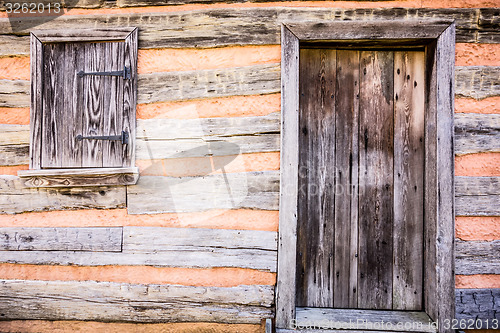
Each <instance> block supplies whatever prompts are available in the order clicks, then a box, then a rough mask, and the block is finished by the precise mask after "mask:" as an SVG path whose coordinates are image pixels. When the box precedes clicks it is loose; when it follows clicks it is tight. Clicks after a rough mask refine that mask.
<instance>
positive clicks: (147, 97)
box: [0, 64, 500, 107]
mask: <svg viewBox="0 0 500 333" xmlns="http://www.w3.org/2000/svg"><path fill="white" fill-rule="evenodd" d="M471 67H472V68H471ZM456 72H457V75H456V83H457V95H459V96H464V97H471V98H485V97H490V96H498V95H499V94H500V91H499V88H498V77H499V76H500V74H499V73H500V67H494V66H468V67H457V71H456ZM481 76H483V78H486V80H485V81H484V82H482V81H479V78H481ZM279 80H280V72H279V67H278V66H277V65H275V64H266V65H254V66H246V67H238V68H231V69H215V70H202V71H188V72H167V73H151V74H142V75H139V86H138V89H139V90H138V99H139V101H138V102H139V103H152V102H161V101H173V100H184V99H195V98H206V97H218V96H232V95H252V94H267V93H274V92H279V91H280V88H279ZM181 82H182V83H183V85H181ZM0 106H5V107H26V106H29V82H27V81H24V80H5V79H2V80H0Z"/></svg>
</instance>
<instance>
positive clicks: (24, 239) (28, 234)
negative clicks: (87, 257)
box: [0, 227, 122, 252]
mask: <svg viewBox="0 0 500 333" xmlns="http://www.w3.org/2000/svg"><path fill="white" fill-rule="evenodd" d="M121 250H122V228H120V227H116V228H15V227H12V228H0V251H91V252H120V251H121Z"/></svg>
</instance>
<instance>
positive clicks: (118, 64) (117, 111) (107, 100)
mask: <svg viewBox="0 0 500 333" xmlns="http://www.w3.org/2000/svg"><path fill="white" fill-rule="evenodd" d="M124 51H125V46H124V43H123V42H115V43H106V46H105V52H106V59H107V61H106V64H105V66H106V71H119V70H123V67H124V65H125V62H124ZM105 83H106V87H105V88H106V91H104V92H102V93H104V96H105V97H104V99H103V103H104V110H103V113H104V130H103V132H104V133H105V135H119V134H121V133H122V128H123V85H124V79H123V78H122V77H116V76H115V77H106V78H105ZM122 146H123V144H122V143H121V142H120V141H103V142H102V151H103V155H102V156H103V157H102V159H103V165H104V166H106V167H121V166H122V165H123V160H122V158H123V152H122Z"/></svg>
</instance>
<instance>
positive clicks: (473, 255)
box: [455, 240, 500, 275]
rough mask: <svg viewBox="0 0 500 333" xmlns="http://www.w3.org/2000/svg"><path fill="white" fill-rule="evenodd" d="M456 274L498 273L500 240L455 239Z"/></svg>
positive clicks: (499, 268) (499, 269)
mask: <svg viewBox="0 0 500 333" xmlns="http://www.w3.org/2000/svg"><path fill="white" fill-rule="evenodd" d="M455 247H456V255H455V265H456V274H464V275H473V274H500V258H499V257H498V253H500V241H499V240H494V241H461V240H456V242H455Z"/></svg>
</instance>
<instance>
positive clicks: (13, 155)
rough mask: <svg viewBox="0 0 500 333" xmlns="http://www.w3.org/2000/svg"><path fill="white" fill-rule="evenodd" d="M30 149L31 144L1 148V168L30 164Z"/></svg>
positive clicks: (3, 146)
mask: <svg viewBox="0 0 500 333" xmlns="http://www.w3.org/2000/svg"><path fill="white" fill-rule="evenodd" d="M0 135H1V134H0ZM29 148H30V147H29V144H22V145H2V146H0V166H5V165H22V164H28V163H29V154H30V152H29Z"/></svg>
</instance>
